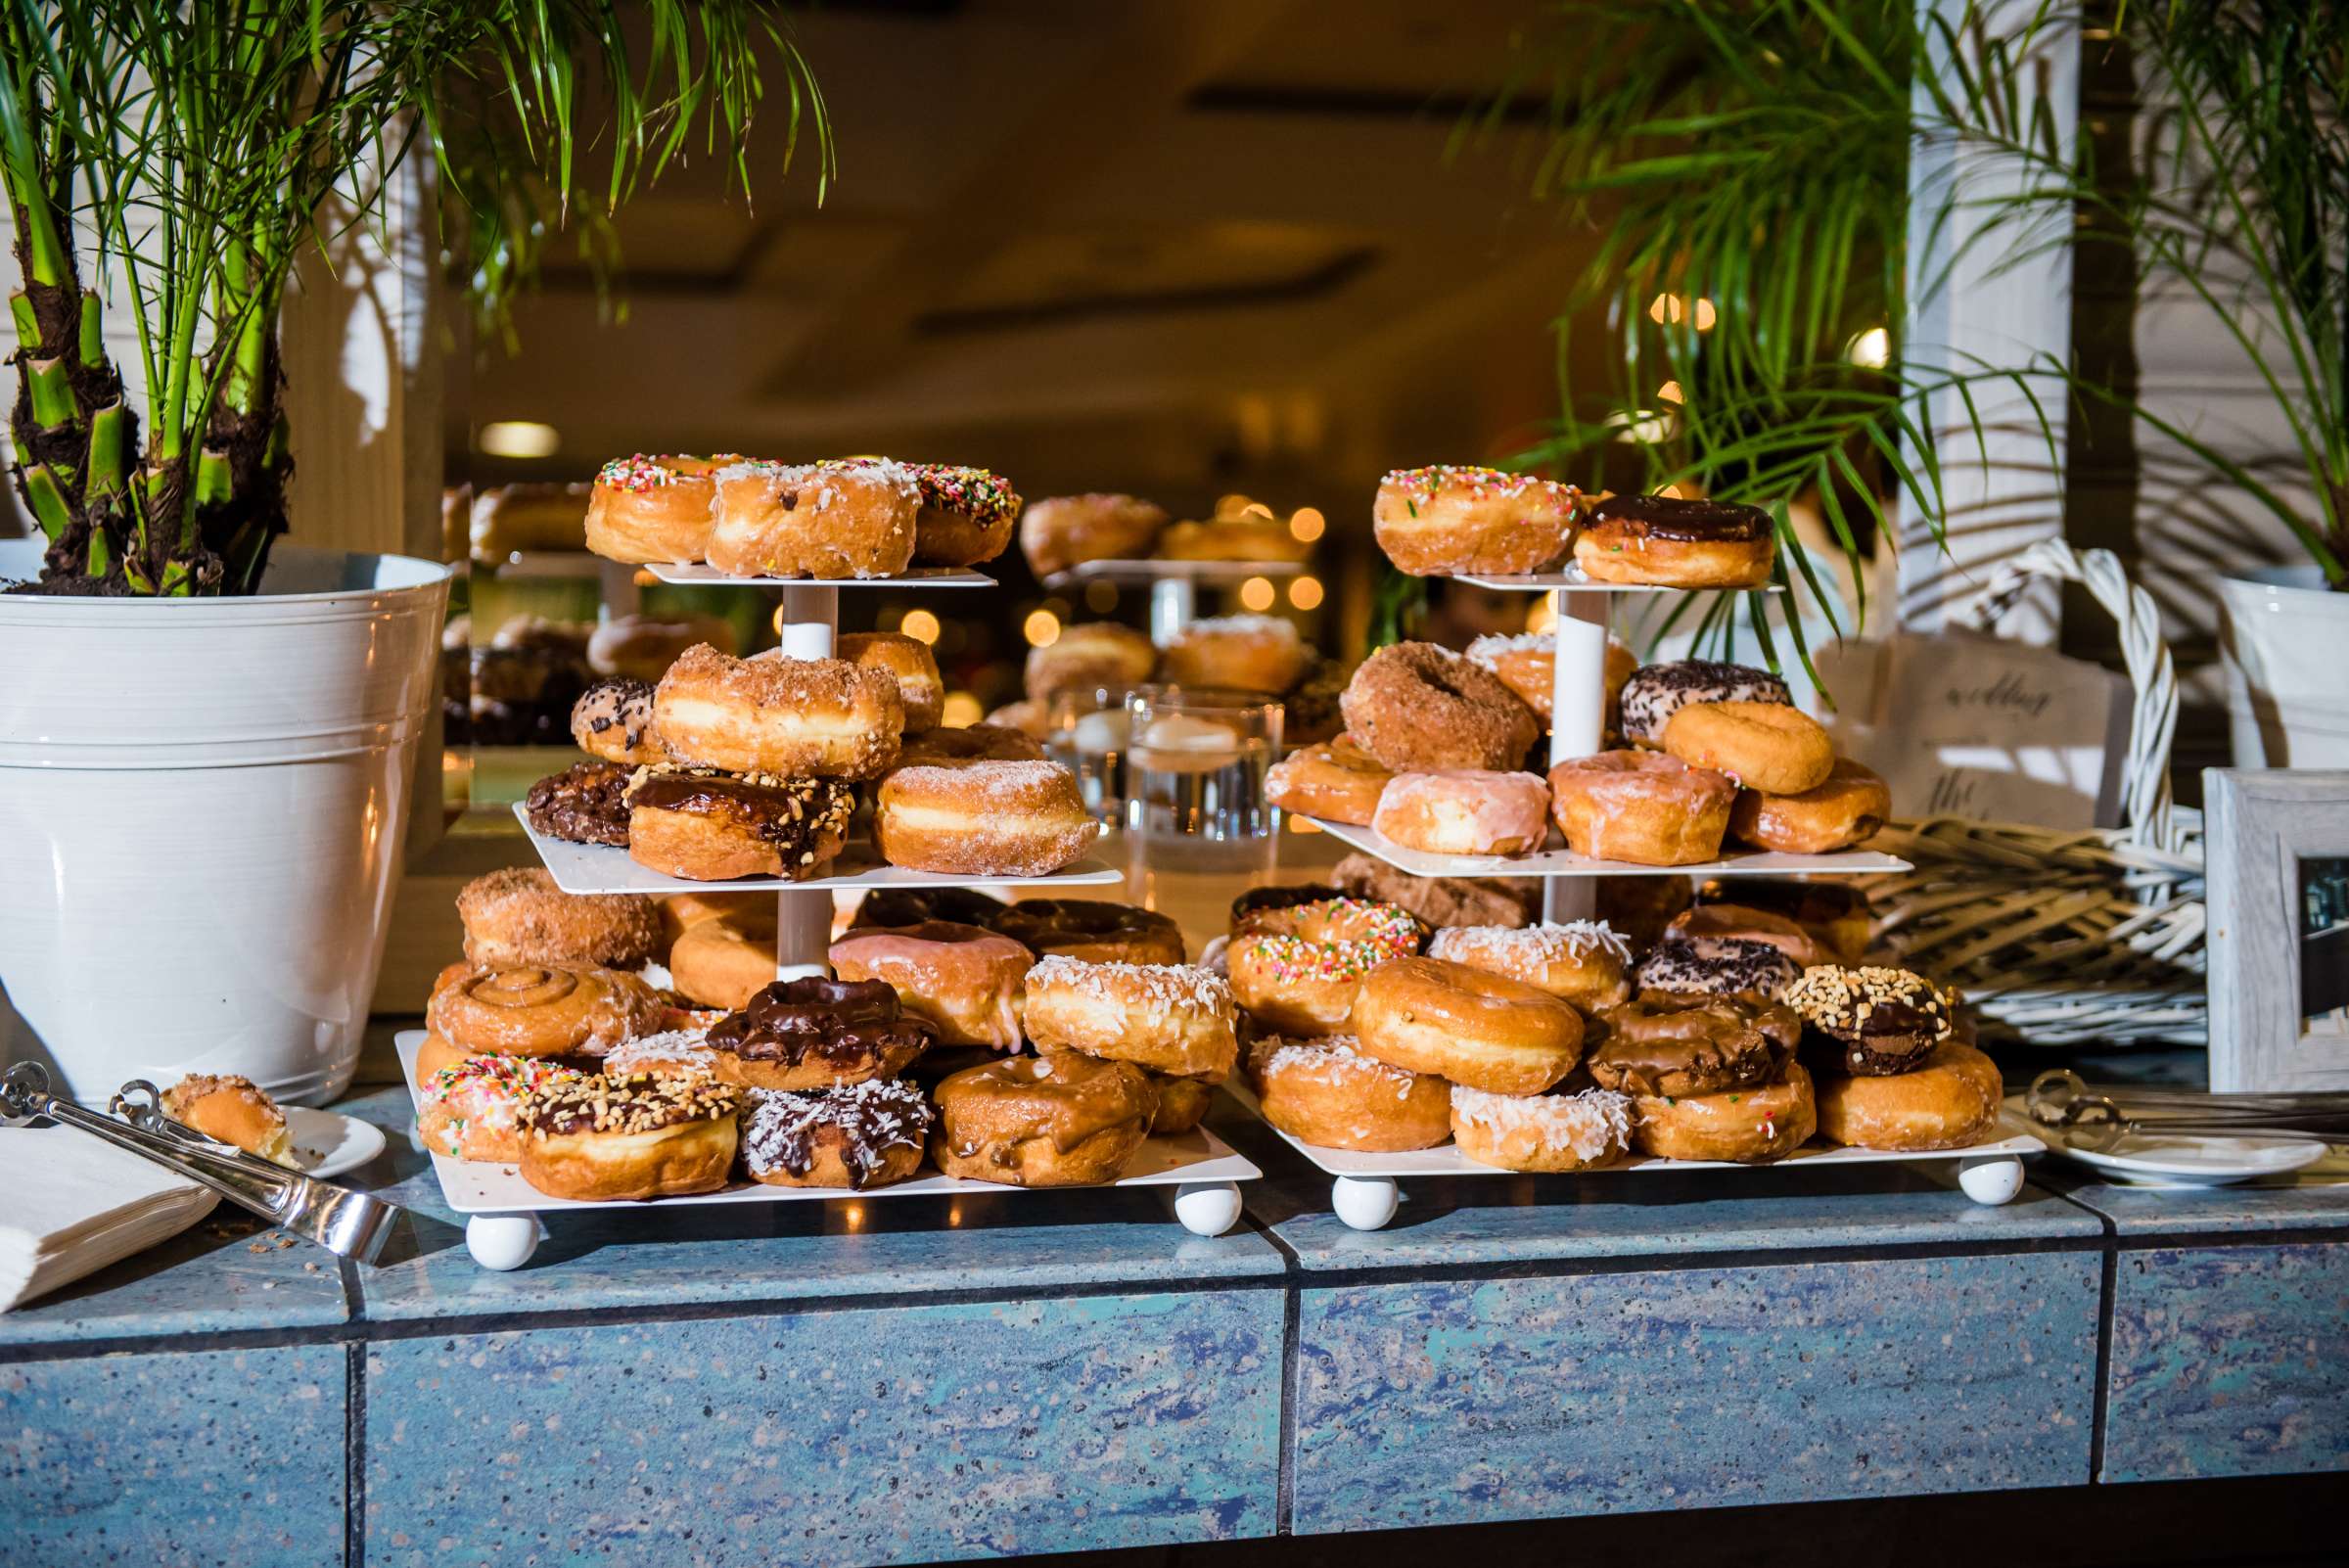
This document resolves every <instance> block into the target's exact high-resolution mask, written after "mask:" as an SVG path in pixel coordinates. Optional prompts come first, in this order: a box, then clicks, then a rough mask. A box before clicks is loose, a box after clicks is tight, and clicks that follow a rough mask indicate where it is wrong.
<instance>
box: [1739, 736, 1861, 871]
mask: <svg viewBox="0 0 2349 1568" xmlns="http://www.w3.org/2000/svg"><path fill="white" fill-rule="evenodd" d="M1890 815H1892V793H1891V791H1889V790H1887V789H1886V788H1885V787H1884V780H1883V779H1882V778H1880V777H1878V776H1877V775H1876V774H1875V773H1874V772H1873V771H1872V770H1870V769H1868V768H1865V767H1863V766H1861V765H1860V764H1859V763H1858V762H1855V761H1851V760H1849V759H1848V758H1842V757H1838V758H1836V759H1835V764H1834V766H1833V767H1832V768H1831V769H1830V770H1829V771H1828V773H1827V776H1826V779H1825V781H1824V782H1822V783H1819V784H1816V785H1814V786H1812V787H1811V788H1810V789H1807V790H1804V791H1802V792H1800V793H1799V794H1795V795H1765V794H1763V793H1762V792H1761V791H1759V790H1747V791H1745V792H1744V793H1743V794H1741V795H1739V796H1738V797H1737V804H1736V805H1734V806H1732V807H1729V833H1730V836H1731V837H1733V838H1735V839H1737V840H1738V841H1739V842H1740V843H1744V844H1750V845H1753V846H1754V847H1755V848H1756V849H1761V850H1777V851H1780V852H1782V853H1787V854H1826V853H1831V852H1833V851H1836V850H1848V849H1850V848H1852V847H1853V846H1854V845H1858V844H1865V843H1866V842H1867V841H1868V840H1869V839H1872V838H1874V837H1875V836H1876V830H1877V829H1878V828H1881V827H1882V826H1883V825H1884V819H1885V818H1886V817H1888V816H1890Z"/></svg>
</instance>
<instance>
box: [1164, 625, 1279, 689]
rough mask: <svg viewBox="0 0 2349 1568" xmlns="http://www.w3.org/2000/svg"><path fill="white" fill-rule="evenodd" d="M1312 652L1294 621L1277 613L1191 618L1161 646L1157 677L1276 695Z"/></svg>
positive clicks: (1182, 682) (1175, 683) (1178, 681)
mask: <svg viewBox="0 0 2349 1568" xmlns="http://www.w3.org/2000/svg"><path fill="white" fill-rule="evenodd" d="M1312 660H1313V653H1312V651H1311V650H1310V649H1308V648H1307V647H1306V645H1305V641H1304V639H1303V638H1301V637H1299V636H1298V635H1297V626H1296V623H1294V622H1289V621H1284V620H1282V619H1281V618H1280V617H1278V616H1212V617H1210V618H1208V619H1207V620H1204V621H1193V622H1189V623H1185V624H1184V625H1183V626H1182V628H1181V629H1180V630H1178V631H1176V632H1175V633H1174V636H1173V637H1172V638H1170V639H1169V640H1168V642H1167V644H1166V646H1165V647H1164V648H1162V649H1161V650H1160V651H1159V656H1158V676H1159V679H1161V680H1164V681H1168V682H1170V683H1172V684H1174V685H1177V686H1209V687H1215V688H1218V689H1221V690H1223V691H1259V692H1265V693H1267V694H1268V695H1271V696H1278V695H1279V694H1280V693H1282V692H1284V691H1287V690H1288V689H1289V688H1290V687H1291V686H1294V685H1296V684H1297V682H1298V680H1299V679H1300V678H1302V677H1303V676H1304V674H1305V669H1306V666H1307V665H1308V664H1310V663H1311V662H1312Z"/></svg>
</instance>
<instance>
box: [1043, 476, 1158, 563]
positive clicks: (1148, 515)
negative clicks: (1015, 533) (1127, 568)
mask: <svg viewBox="0 0 2349 1568" xmlns="http://www.w3.org/2000/svg"><path fill="white" fill-rule="evenodd" d="M1166 526H1167V513H1166V508H1164V507H1160V506H1153V505H1151V504H1150V503H1149V502H1148V501H1141V500H1136V499H1135V498H1134V497H1132V496H1130V495H1107V494H1099V493H1096V494H1091V495H1054V496H1048V497H1046V498H1045V499H1043V500H1040V501H1035V502H1031V503H1030V505H1029V507H1028V511H1027V513H1026V515H1024V516H1023V517H1021V519H1020V550H1021V552H1022V553H1023V554H1025V555H1026V556H1027V557H1028V567H1029V570H1031V571H1033V572H1034V573H1035V574H1036V576H1039V577H1048V576H1052V574H1054V573H1055V572H1065V571H1067V570H1068V569H1069V568H1070V567H1073V566H1076V565H1078V564H1080V563H1081V562H1085V561H1123V560H1134V559H1138V558H1140V557H1142V556H1146V555H1148V554H1149V553H1150V547H1151V546H1152V545H1153V544H1156V543H1157V542H1158V533H1159V530H1161V529H1163V528H1165V527H1166Z"/></svg>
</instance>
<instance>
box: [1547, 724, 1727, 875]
mask: <svg viewBox="0 0 2349 1568" xmlns="http://www.w3.org/2000/svg"><path fill="white" fill-rule="evenodd" d="M1549 797H1550V810H1551V813H1552V814H1553V815H1554V816H1555V817H1556V819H1557V824H1558V828H1559V831H1561V832H1563V833H1564V834H1565V835H1566V847H1567V848H1568V849H1570V850H1572V851H1574V853H1577V854H1587V855H1589V856H1590V857H1591V858H1592V859H1595V860H1623V861H1628V862H1629V863H1631V864H1633V865H1694V864H1697V863H1699V862H1701V861H1705V860H1710V859H1713V858H1714V857H1715V856H1717V855H1719V854H1720V853H1721V840H1722V835H1723V834H1724V833H1725V832H1727V829H1728V825H1729V806H1730V803H1731V802H1733V801H1735V800H1736V798H1737V787H1736V786H1735V785H1734V784H1731V783H1730V782H1729V780H1728V778H1727V776H1726V775H1724V774H1721V773H1716V772H1714V771H1713V770H1712V769H1710V768H1704V767H1691V766H1689V765H1688V764H1687V763H1686V762H1683V761H1681V760H1680V759H1679V758H1677V757H1666V756H1661V755H1659V754H1657V753H1654V752H1632V751H1620V752H1601V753H1599V754H1598V755H1597V756H1596V757H1578V758H1574V759H1572V760H1570V761H1563V762H1560V763H1559V764H1558V765H1557V766H1555V767H1553V768H1551V769H1550V770H1549Z"/></svg>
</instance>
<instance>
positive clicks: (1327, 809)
mask: <svg viewBox="0 0 2349 1568" xmlns="http://www.w3.org/2000/svg"><path fill="white" fill-rule="evenodd" d="M1394 776H1395V775H1394V774H1393V773H1390V772H1388V771H1387V769H1386V768H1385V767H1384V766H1382V765H1381V764H1380V762H1379V761H1378V759H1377V758H1375V757H1372V756H1371V755H1370V754H1369V753H1368V752H1365V751H1363V750H1362V749H1361V748H1360V747H1359V746H1357V745H1356V744H1355V743H1354V737H1353V736H1351V735H1340V736H1339V737H1338V738H1337V739H1335V740H1333V741H1330V742H1328V743H1326V744H1324V745H1320V746H1301V747H1299V748H1298V749H1297V750H1295V751H1293V752H1291V753H1289V755H1288V756H1286V757H1284V758H1282V759H1281V760H1280V761H1277V762H1274V763H1273V764H1272V769H1271V771H1270V772H1268V773H1267V774H1266V775H1265V799H1266V800H1267V801H1269V802H1270V803H1271V804H1272V805H1274V806H1277V807H1280V808H1281V809H1282V810H1284V811H1295V812H1297V813H1298V814H1300V815H1302V816H1319V817H1326V818H1328V819H1329V820H1330V821H1332V822H1351V823H1353V824H1355V825H1356V826H1357V827H1368V826H1369V825H1370V819H1371V817H1373V816H1374V815H1376V814H1377V812H1378V797H1379V792H1380V791H1381V790H1384V789H1385V788H1386V787H1387V780H1389V779H1391V778H1393V777H1394Z"/></svg>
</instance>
